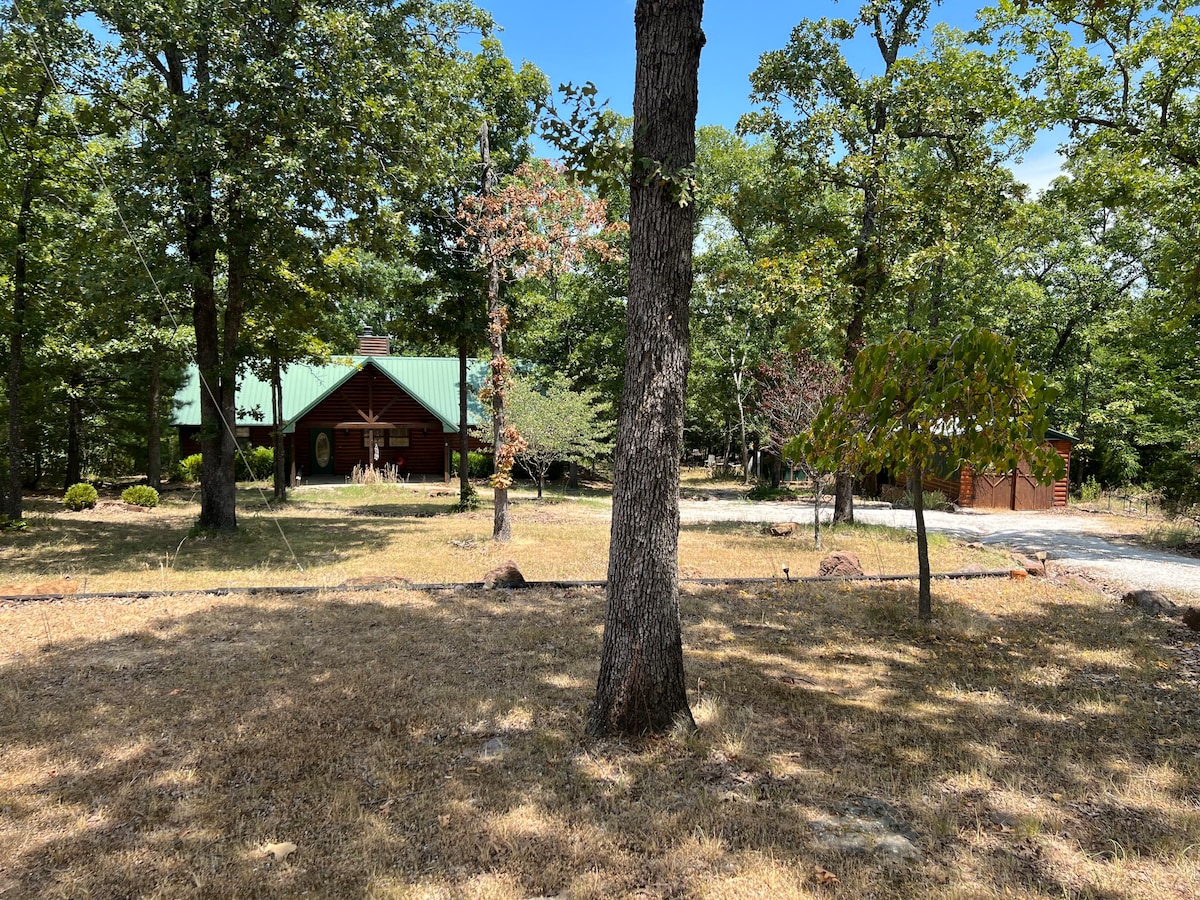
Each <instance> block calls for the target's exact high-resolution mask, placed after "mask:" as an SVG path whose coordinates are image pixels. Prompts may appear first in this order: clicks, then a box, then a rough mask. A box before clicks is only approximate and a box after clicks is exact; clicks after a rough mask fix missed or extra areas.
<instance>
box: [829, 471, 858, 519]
mask: <svg viewBox="0 0 1200 900" xmlns="http://www.w3.org/2000/svg"><path fill="white" fill-rule="evenodd" d="M841 522H845V523H846V524H847V525H853V524H854V476H853V475H850V474H849V473H845V472H843V473H841V474H839V475H838V476H837V478H836V479H835V481H834V483H833V523H834V524H835V525H836V524H839V523H841Z"/></svg>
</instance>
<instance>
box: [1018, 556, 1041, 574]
mask: <svg viewBox="0 0 1200 900" xmlns="http://www.w3.org/2000/svg"><path fill="white" fill-rule="evenodd" d="M1021 566H1022V568H1024V569H1025V572H1026V573H1027V574H1029V575H1037V576H1042V575H1045V574H1046V564H1045V563H1044V562H1042V561H1041V560H1037V559H1030V558H1029V557H1025V558H1024V559H1022V560H1021Z"/></svg>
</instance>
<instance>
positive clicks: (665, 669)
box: [587, 0, 704, 737]
mask: <svg viewBox="0 0 1200 900" xmlns="http://www.w3.org/2000/svg"><path fill="white" fill-rule="evenodd" d="M703 6H704V4H703V0H638V3H637V9H636V12H635V13H634V19H635V22H636V26H637V74H636V79H635V83H634V102H633V134H634V145H633V156H634V160H635V163H634V175H633V179H632V183H631V187H630V217H629V218H630V255H629V305H628V308H627V312H626V321H627V325H628V330H627V335H626V340H625V352H626V360H625V385H624V389H623V392H622V396H621V411H620V417H619V420H618V426H617V448H616V475H615V478H614V480H613V513H612V540H611V549H610V553H609V561H608V607H607V610H606V612H605V619H604V643H603V648H602V651H601V657H600V676H599V679H598V681H597V684H596V699H595V702H594V704H593V705H592V708H591V710H590V712H589V715H588V722H587V729H588V733H589V734H591V735H593V736H596V737H599V736H603V735H639V734H645V733H648V732H662V731H665V730H667V729H669V728H671V727H672V726H673V725H675V724H676V723H679V724H682V725H685V726H686V727H689V728H695V722H694V721H693V719H692V713H691V709H690V708H689V707H688V701H687V690H686V686H685V682H684V672H683V643H682V633H681V626H680V621H679V571H678V562H677V560H678V547H679V460H680V453H681V450H682V447H683V410H684V392H685V388H686V385H687V369H688V298H689V295H690V294H691V288H692V224H693V207H692V205H691V204H690V203H684V204H681V203H680V202H679V197H678V190H679V188H680V187H681V185H679V184H678V183H677V182H676V183H671V182H669V181H667V180H665V179H664V178H663V177H662V176H663V175H666V176H668V177H669V178H671V179H672V180H674V179H681V178H684V177H686V175H685V170H686V169H687V168H688V167H690V166H691V165H692V163H693V162H694V161H695V157H696V142H695V129H696V102H697V72H698V69H699V65H700V49H701V47H702V46H703V45H704V33H703V32H702V31H701V30H700V19H701V13H702V11H703ZM659 167H661V168H659ZM656 169H657V170H658V171H657V173H654V172H655V170H656ZM652 173H654V174H652Z"/></svg>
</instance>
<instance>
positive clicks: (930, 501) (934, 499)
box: [892, 491, 953, 511]
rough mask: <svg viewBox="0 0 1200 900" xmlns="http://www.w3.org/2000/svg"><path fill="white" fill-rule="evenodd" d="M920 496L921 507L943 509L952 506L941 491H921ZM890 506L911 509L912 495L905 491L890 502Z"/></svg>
mask: <svg viewBox="0 0 1200 900" xmlns="http://www.w3.org/2000/svg"><path fill="white" fill-rule="evenodd" d="M921 497H922V500H921V506H922V508H923V509H938V510H943V511H944V510H949V509H952V508H953V507H952V505H951V503H950V501H949V500H947V499H946V495H945V494H943V493H942V492H941V491H922V492H921ZM892 506H894V507H895V508H896V509H912V508H913V495H912V494H907V493H906V494H905V495H904V496H903V497H900V498H898V499H897V500H894V501H893V502H892Z"/></svg>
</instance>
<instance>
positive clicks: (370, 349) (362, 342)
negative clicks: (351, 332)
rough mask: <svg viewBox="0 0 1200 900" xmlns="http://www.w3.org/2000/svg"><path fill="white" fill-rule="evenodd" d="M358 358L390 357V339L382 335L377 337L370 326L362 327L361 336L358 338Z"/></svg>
mask: <svg viewBox="0 0 1200 900" xmlns="http://www.w3.org/2000/svg"><path fill="white" fill-rule="evenodd" d="M358 355H359V356H391V355H392V339H391V338H390V337H389V336H388V335H386V334H384V335H380V336H378V337H376V336H375V332H374V331H372V330H371V326H370V325H364V326H363V330H362V334H360V335H359V336H358Z"/></svg>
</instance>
